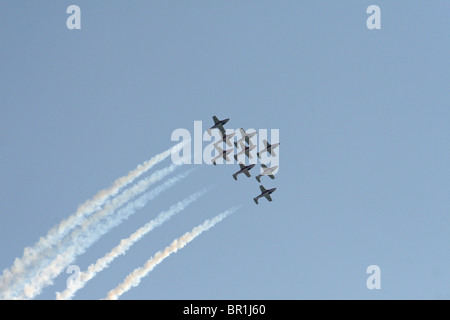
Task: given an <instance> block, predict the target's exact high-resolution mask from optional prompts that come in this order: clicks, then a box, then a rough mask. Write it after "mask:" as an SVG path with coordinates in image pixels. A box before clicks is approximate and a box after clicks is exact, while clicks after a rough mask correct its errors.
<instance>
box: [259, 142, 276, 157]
mask: <svg viewBox="0 0 450 320" xmlns="http://www.w3.org/2000/svg"><path fill="white" fill-rule="evenodd" d="M263 142H264V145H265V146H266V148H265V149H264V150H262V151H260V152H258V153H257V156H258V158H261V154H262V153H264V152H268V153H270V155H271V156H274V157H275V156H276V154H275V152H274V151H273V149H275V148H276V147H278V146H279V145H280V144H279V143H274V144H270V143H268V142H267V140H265V139H264V140H263Z"/></svg>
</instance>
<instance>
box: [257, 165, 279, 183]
mask: <svg viewBox="0 0 450 320" xmlns="http://www.w3.org/2000/svg"><path fill="white" fill-rule="evenodd" d="M261 167H262V168H263V169H264V171H263V173H261V174H259V175H257V176H256V177H255V178H256V180H258V182H261V177H262V176H269V177H270V179H275V176H274V175H273V174H272V172H274V171H275V170H277V169H278V166H275V167H271V168H269V167H268V166H266V165H265V164H261Z"/></svg>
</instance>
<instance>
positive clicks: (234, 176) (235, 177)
mask: <svg viewBox="0 0 450 320" xmlns="http://www.w3.org/2000/svg"><path fill="white" fill-rule="evenodd" d="M233 178H234V180H236V181H237V173H235V174H233Z"/></svg>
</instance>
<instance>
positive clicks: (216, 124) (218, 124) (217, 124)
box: [208, 116, 230, 135]
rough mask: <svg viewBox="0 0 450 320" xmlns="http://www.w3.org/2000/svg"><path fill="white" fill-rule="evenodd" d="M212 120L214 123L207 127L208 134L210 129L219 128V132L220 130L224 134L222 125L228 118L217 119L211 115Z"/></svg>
mask: <svg viewBox="0 0 450 320" xmlns="http://www.w3.org/2000/svg"><path fill="white" fill-rule="evenodd" d="M213 120H214V125H213V126H212V127H211V128H209V129H208V132H209V134H211V129H215V128H217V129H219V130H220V132H222V135H224V134H225V129H224V127H223V126H224V125H225V123H227V122H228V121H229V120H230V118H227V119H224V120H219V119H218V118H217V117H216V116H213Z"/></svg>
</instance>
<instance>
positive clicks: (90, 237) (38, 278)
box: [13, 164, 193, 299]
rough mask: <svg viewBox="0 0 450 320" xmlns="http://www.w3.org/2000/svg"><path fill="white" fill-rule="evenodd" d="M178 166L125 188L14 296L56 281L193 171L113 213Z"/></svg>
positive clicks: (29, 293)
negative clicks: (111, 232)
mask: <svg viewBox="0 0 450 320" xmlns="http://www.w3.org/2000/svg"><path fill="white" fill-rule="evenodd" d="M176 167H177V165H174V164H172V165H170V166H169V167H167V168H164V169H161V170H159V171H157V172H155V173H154V174H153V175H152V176H150V178H146V179H144V180H142V181H140V182H139V183H137V184H136V185H134V186H133V187H132V188H130V189H129V190H126V191H124V193H123V194H127V195H128V196H129V197H127V198H124V199H121V200H123V201H119V203H117V201H116V200H117V198H115V199H113V201H112V202H111V203H110V204H108V205H106V206H105V208H104V209H102V210H101V211H99V212H97V213H95V214H94V215H93V216H91V217H89V218H87V219H85V221H84V222H83V224H82V225H81V226H79V227H78V228H77V229H76V230H74V231H73V232H72V233H70V234H69V235H68V236H67V237H66V238H65V239H64V240H63V241H58V243H57V244H56V245H55V248H54V250H53V255H52V256H51V257H50V258H47V259H43V261H41V264H42V265H46V267H45V268H42V269H40V270H39V271H38V273H37V274H36V275H34V277H33V278H32V279H31V280H30V281H28V282H27V283H26V284H25V287H24V288H23V290H21V291H20V292H19V293H18V294H15V295H14V296H13V297H14V298H16V299H31V298H34V297H35V296H37V295H38V294H40V293H41V292H42V289H43V288H44V287H46V286H48V285H51V284H53V279H54V278H55V277H57V276H58V275H59V274H60V273H61V272H62V271H63V270H64V269H65V268H66V267H67V266H68V265H69V264H70V263H72V262H73V261H74V260H75V259H76V257H77V256H78V255H80V254H82V253H84V252H85V251H86V250H87V249H88V248H89V247H90V246H91V245H92V244H94V243H95V242H96V241H97V240H98V239H99V238H100V237H101V236H102V235H104V234H105V233H107V232H108V231H109V230H110V229H112V228H113V227H115V226H117V225H119V224H120V223H121V222H123V221H124V220H125V219H127V218H128V217H129V216H131V215H132V214H133V213H134V212H135V211H136V209H138V208H142V207H143V206H145V205H146V204H147V203H148V202H149V201H150V200H152V199H153V198H155V197H156V196H158V195H159V194H160V193H161V192H163V191H164V190H166V189H167V188H169V187H171V186H173V185H174V184H176V183H177V182H178V181H180V180H181V179H183V178H185V177H187V176H188V175H189V174H190V173H191V172H192V171H193V170H189V171H187V172H185V173H182V174H179V175H178V176H175V177H173V178H171V179H169V180H167V181H166V182H165V183H163V184H162V185H160V186H158V187H156V188H155V189H153V190H151V191H149V192H147V193H145V194H144V195H142V196H141V197H139V198H138V199H136V200H135V201H133V202H130V203H129V204H127V205H126V206H125V207H123V208H122V209H120V210H119V211H118V212H117V214H116V215H115V216H112V213H113V212H114V210H116V209H117V208H118V207H119V206H121V205H123V204H124V203H125V202H127V201H128V200H129V199H131V198H132V197H134V196H135V195H137V194H138V193H140V192H143V191H144V190H145V189H146V188H147V187H148V185H150V184H151V183H153V182H156V181H159V180H161V179H162V178H163V177H165V176H166V175H167V174H169V173H170V172H172V171H173V170H174V169H175V168H176ZM152 177H153V178H152ZM143 181H145V183H141V182H143ZM150 181H151V183H150ZM130 190H133V191H134V192H136V193H134V192H129V191H130ZM111 216H112V217H111Z"/></svg>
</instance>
